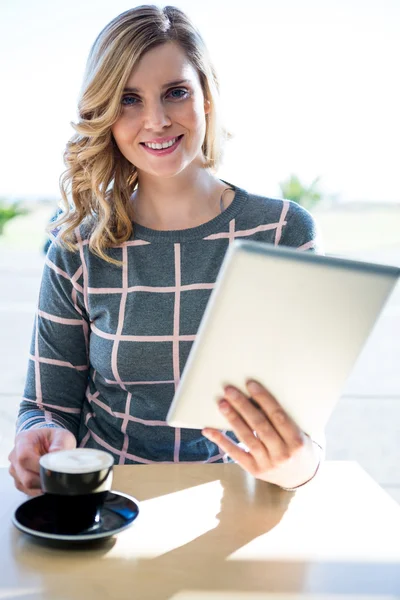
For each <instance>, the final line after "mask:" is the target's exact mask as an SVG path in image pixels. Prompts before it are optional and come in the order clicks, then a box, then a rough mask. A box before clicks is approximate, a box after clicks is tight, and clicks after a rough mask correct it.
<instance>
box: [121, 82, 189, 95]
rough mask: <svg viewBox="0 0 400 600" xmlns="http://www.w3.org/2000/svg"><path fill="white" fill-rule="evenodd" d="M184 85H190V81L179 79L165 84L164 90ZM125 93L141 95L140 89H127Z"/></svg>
mask: <svg viewBox="0 0 400 600" xmlns="http://www.w3.org/2000/svg"><path fill="white" fill-rule="evenodd" d="M183 83H190V79H179V80H177V81H169V82H168V83H165V84H164V85H163V86H162V87H163V89H165V88H169V87H174V86H175V85H182V84H183ZM123 91H124V92H133V93H139V92H140V89H139V88H133V87H126V88H124V90H123Z"/></svg>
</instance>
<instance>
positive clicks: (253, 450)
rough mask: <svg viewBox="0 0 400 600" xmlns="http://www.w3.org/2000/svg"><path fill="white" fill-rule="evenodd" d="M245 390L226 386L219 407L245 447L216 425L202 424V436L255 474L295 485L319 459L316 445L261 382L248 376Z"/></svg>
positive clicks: (304, 479)
mask: <svg viewBox="0 0 400 600" xmlns="http://www.w3.org/2000/svg"><path fill="white" fill-rule="evenodd" d="M247 390H248V394H249V395H248V396H246V395H245V394H243V393H242V392H240V391H239V390H238V389H237V388H235V387H233V386H227V387H226V388H225V389H224V391H225V395H224V397H223V398H221V400H220V401H219V409H220V410H221V412H222V413H223V415H224V417H225V418H226V419H227V421H228V422H229V423H230V428H229V429H230V430H232V431H233V432H234V434H235V435H236V437H237V438H238V440H239V441H240V442H243V444H244V445H245V446H246V447H247V449H248V451H246V450H244V449H242V448H241V447H240V446H238V445H237V444H235V443H234V442H233V441H232V440H231V439H229V438H228V437H227V436H226V435H224V434H223V433H222V432H221V431H218V430H217V429H210V428H207V429H204V430H203V435H204V436H205V437H206V438H208V439H209V440H211V441H212V442H214V443H215V444H217V445H218V446H219V447H220V448H221V450H223V451H224V452H226V453H227V454H228V455H229V456H230V457H231V458H232V459H233V460H234V461H235V462H237V463H238V464H239V465H240V466H241V467H243V469H244V470H245V471H247V472H248V473H250V474H251V475H253V477H256V478H257V479H262V480H263V481H268V482H269V483H274V484H275V485H278V486H281V487H284V488H295V487H297V486H299V485H302V484H303V483H305V482H307V481H309V480H310V479H312V477H313V476H314V474H315V473H316V471H317V469H318V465H319V461H320V458H321V456H320V455H321V448H320V446H318V445H317V444H316V443H315V442H313V441H312V439H311V438H310V437H309V436H308V435H306V434H305V433H304V432H303V431H302V430H301V429H300V428H299V427H298V426H297V425H296V423H295V422H294V421H293V420H292V419H291V418H290V417H289V415H288V414H287V413H286V412H285V411H284V410H283V408H282V407H281V406H280V404H279V403H278V402H277V400H276V399H275V398H274V397H273V396H272V395H271V394H270V393H269V392H268V391H267V390H266V389H265V388H264V387H263V386H262V385H260V384H259V383H257V382H255V381H249V382H248V383H247ZM251 399H253V400H255V402H256V403H257V405H258V406H259V408H257V407H256V406H255V404H254V402H252V400H251Z"/></svg>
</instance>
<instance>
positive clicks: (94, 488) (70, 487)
mask: <svg viewBox="0 0 400 600" xmlns="http://www.w3.org/2000/svg"><path fill="white" fill-rule="evenodd" d="M39 462H40V481H41V486H42V490H43V491H44V492H45V494H46V495H47V497H48V500H49V503H50V506H51V509H52V511H53V520H54V527H55V533H58V534H67V535H68V534H70V535H73V534H77V533H79V532H83V531H86V530H88V529H92V528H94V527H96V526H97V527H98V526H99V524H100V510H101V508H102V507H103V504H104V502H105V499H106V497H107V494H108V492H109V491H110V490H111V485H112V477H113V465H114V458H113V456H112V455H111V454H109V453H108V452H104V451H103V450H96V449H91V448H75V449H74V450H60V451H55V452H49V453H48V454H45V455H44V456H42V457H41V458H40V461H39Z"/></svg>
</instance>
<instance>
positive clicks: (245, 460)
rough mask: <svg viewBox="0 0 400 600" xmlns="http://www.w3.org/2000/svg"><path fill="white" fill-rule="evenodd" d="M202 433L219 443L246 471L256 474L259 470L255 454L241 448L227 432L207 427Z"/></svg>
mask: <svg viewBox="0 0 400 600" xmlns="http://www.w3.org/2000/svg"><path fill="white" fill-rule="evenodd" d="M202 434H203V435H204V437H206V438H207V439H208V440H210V441H211V442H214V444H217V446H219V448H220V449H221V450H223V452H225V453H226V454H228V455H229V456H230V457H231V458H232V460H234V461H235V462H237V463H238V464H239V465H240V466H241V467H243V469H245V471H247V472H248V473H250V474H251V475H253V476H254V477H255V476H256V473H257V471H258V469H257V464H256V460H255V458H254V456H252V455H251V454H250V452H246V451H245V450H243V448H240V447H239V446H238V445H237V444H235V443H234V442H233V441H232V440H230V439H229V438H228V437H227V436H226V435H225V434H223V433H222V432H221V431H218V430H217V429H210V428H206V429H203V431H202Z"/></svg>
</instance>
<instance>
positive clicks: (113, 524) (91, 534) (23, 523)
mask: <svg viewBox="0 0 400 600" xmlns="http://www.w3.org/2000/svg"><path fill="white" fill-rule="evenodd" d="M138 514H139V503H138V501H137V500H136V499H135V498H132V496H128V495H127V494H121V493H120V492H114V491H111V492H108V494H107V497H106V500H105V502H104V505H103V507H102V508H101V509H100V511H99V520H98V522H97V523H96V524H95V525H93V526H92V527H90V528H89V529H83V530H82V531H79V532H78V533H74V534H71V535H67V534H58V533H56V532H55V531H56V530H55V521H54V512H53V509H52V506H51V502H50V499H49V497H48V495H47V494H43V495H42V496H37V497H35V498H30V499H29V500H27V501H26V502H24V503H23V504H21V506H19V507H18V508H17V510H16V511H15V513H14V516H13V518H12V522H13V524H14V525H15V527H16V528H17V529H19V530H20V531H23V532H24V533H28V534H29V535H33V536H35V537H38V538H44V539H47V540H59V541H63V542H65V541H68V542H87V541H94V540H99V539H102V538H108V537H110V536H112V535H115V534H116V533H119V532H120V531H123V530H124V529H126V528H127V527H129V526H130V525H131V524H132V523H133V521H134V520H135V519H136V517H137V516H138Z"/></svg>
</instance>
